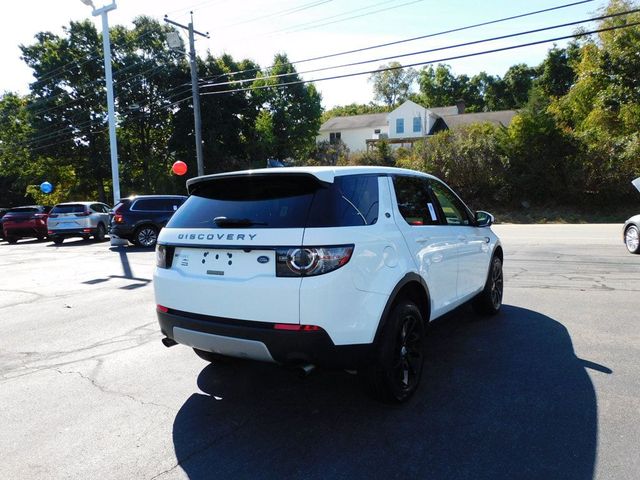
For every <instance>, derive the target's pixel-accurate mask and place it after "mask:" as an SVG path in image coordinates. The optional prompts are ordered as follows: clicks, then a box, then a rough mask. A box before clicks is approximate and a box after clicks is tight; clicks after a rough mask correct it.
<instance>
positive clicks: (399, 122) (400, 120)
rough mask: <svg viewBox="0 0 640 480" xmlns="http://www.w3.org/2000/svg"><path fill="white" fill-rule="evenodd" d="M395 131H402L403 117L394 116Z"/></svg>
mask: <svg viewBox="0 0 640 480" xmlns="http://www.w3.org/2000/svg"><path fill="white" fill-rule="evenodd" d="M396 133H404V118H396Z"/></svg>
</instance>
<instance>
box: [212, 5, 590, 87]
mask: <svg viewBox="0 0 640 480" xmlns="http://www.w3.org/2000/svg"><path fill="white" fill-rule="evenodd" d="M593 1H594V0H581V1H578V2H573V3H568V4H564V5H559V6H555V7H550V8H545V9H543V10H535V11H532V12H527V13H522V14H519V15H513V16H510V17H504V18H499V19H496V20H489V21H486V22H481V23H476V24H473V25H468V26H464V27H458V28H453V29H450V30H443V31H440V32H436V33H429V34H426V35H420V36H418V37H412V38H406V39H403V40H396V41H393V42H387V43H380V44H377V45H371V46H368V47H362V48H356V49H353V50H346V51H342V52H336V53H330V54H327V55H321V56H316V57H311V58H305V59H302V60H295V61H292V62H289V65H298V64H301V63H307V62H313V61H316V60H325V59H327V58H333V57H338V56H342V55H349V54H351V53H359V52H364V51H367V50H373V49H376V48H383V47H389V46H391V45H399V44H401V43H408V42H413V41H416V40H423V39H425V38H432V37H437V36H441V35H446V34H449V33H455V32H461V31H464V30H470V29H473V28H478V27H484V26H487V25H493V24H496V23H501V22H506V21H509V20H515V19H518V18H524V17H528V16H532V15H537V14H540V13H547V12H551V11H554V10H559V9H563V8H568V7H572V6H575V5H581V4H583V3H590V2H593ZM274 66H275V65H271V66H270V67H267V69H269V68H273V67H274ZM258 71H260V69H255V68H252V69H246V70H238V71H235V72H229V73H228V74H227V75H239V74H241V73H252V72H258ZM203 80H206V79H203Z"/></svg>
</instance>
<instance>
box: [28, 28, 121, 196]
mask: <svg viewBox="0 0 640 480" xmlns="http://www.w3.org/2000/svg"><path fill="white" fill-rule="evenodd" d="M63 32H64V33H63V35H62V36H58V35H54V34H52V33H49V32H41V33H38V34H37V35H36V37H35V38H36V42H35V43H34V44H32V45H30V46H24V45H22V46H21V47H20V48H21V50H22V58H23V59H24V60H25V62H26V63H27V65H28V66H29V67H31V68H32V69H33V75H34V77H35V79H36V80H35V81H34V82H33V83H32V84H31V92H32V93H31V98H32V102H30V105H29V108H30V111H31V115H32V117H33V119H34V122H33V125H34V129H33V136H32V138H31V140H30V147H31V151H32V152H37V155H40V156H44V157H49V158H53V159H55V160H56V161H57V162H58V164H59V165H67V166H70V167H72V168H73V169H74V170H75V171H76V172H77V175H78V182H79V184H78V185H77V186H76V187H75V189H76V191H78V192H83V193H84V194H85V195H97V196H98V198H99V199H100V200H102V201H106V200H107V198H108V195H107V191H108V190H110V188H111V187H110V178H111V174H110V166H109V160H108V158H109V151H108V139H107V136H106V114H105V106H106V95H105V91H104V87H103V85H104V80H103V78H104V73H103V70H104V68H103V63H102V61H101V60H100V51H101V41H100V37H99V35H98V32H97V31H96V29H95V27H94V26H93V24H92V23H91V22H90V21H89V20H86V21H83V22H71V23H70V25H69V26H68V27H64V28H63Z"/></svg>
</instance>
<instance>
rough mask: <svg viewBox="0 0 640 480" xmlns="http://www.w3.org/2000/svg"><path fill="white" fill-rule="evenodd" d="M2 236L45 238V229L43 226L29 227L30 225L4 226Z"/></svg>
mask: <svg viewBox="0 0 640 480" xmlns="http://www.w3.org/2000/svg"><path fill="white" fill-rule="evenodd" d="M3 230H4V236H5V237H14V238H23V237H46V236H47V227H46V225H45V226H31V225H24V224H23V225H20V226H14V225H4V226H3Z"/></svg>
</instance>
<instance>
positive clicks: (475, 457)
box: [0, 225, 640, 479]
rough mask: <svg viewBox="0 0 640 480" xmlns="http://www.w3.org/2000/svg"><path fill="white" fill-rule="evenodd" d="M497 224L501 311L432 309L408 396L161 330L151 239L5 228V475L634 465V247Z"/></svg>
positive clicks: (0, 354) (170, 475)
mask: <svg viewBox="0 0 640 480" xmlns="http://www.w3.org/2000/svg"><path fill="white" fill-rule="evenodd" d="M495 231H496V233H498V235H500V236H501V238H502V241H503V245H504V248H505V297H504V302H505V309H504V311H503V312H502V313H501V314H500V315H499V316H498V317H496V318H493V319H488V320H480V321H479V319H478V318H477V317H475V316H474V314H473V313H471V312H470V310H469V309H468V308H462V309H460V310H459V311H457V312H454V313H453V314H452V315H450V316H449V317H448V318H446V319H444V320H442V321H438V322H435V324H434V325H432V328H430V332H429V333H430V336H429V339H428V342H427V344H428V345H427V351H428V353H427V364H426V367H425V374H424V377H423V384H422V386H421V388H420V390H419V392H418V393H417V395H416V397H415V398H414V399H412V400H411V402H409V403H408V404H407V405H405V406H402V407H388V406H384V405H380V404H377V403H375V402H373V401H372V400H370V399H369V397H368V396H367V395H366V394H365V393H364V392H363V391H362V389H361V388H360V386H359V384H358V382H357V381H356V380H357V377H355V376H354V375H351V374H349V373H346V372H324V371H317V372H314V373H313V374H312V375H311V376H310V377H309V378H306V379H300V378H298V376H297V375H296V374H295V373H294V372H291V371H288V370H284V369H280V368H276V367H273V366H270V365H265V364H251V363H245V362H239V363H237V364H235V365H226V366H224V365H223V366H217V365H208V364H207V363H205V362H204V361H202V360H201V359H199V358H198V357H196V356H195V354H193V352H191V350H190V349H188V348H186V347H183V346H176V347H174V348H170V349H167V348H165V347H164V346H163V345H162V344H161V343H160V339H161V335H160V333H159V331H158V328H157V324H156V318H155V312H154V301H153V285H152V283H151V278H152V274H153V262H154V260H155V258H154V252H153V251H148V250H146V251H145V250H140V249H136V248H126V249H112V248H110V247H109V245H108V243H94V242H83V241H81V240H77V241H74V240H68V241H67V242H65V243H64V244H62V245H61V246H54V245H53V244H52V243H50V242H37V241H22V242H20V243H18V244H17V245H8V244H7V243H6V242H1V243H0V267H1V270H2V274H1V276H0V407H1V408H0V425H2V428H1V429H0V452H1V453H2V457H3V460H4V461H3V474H2V476H3V478H12V479H13V478H15V479H36V478H38V479H39V478H52V479H58V478H60V479H86V478H101V479H130V478H136V479H184V478H192V479H195V478H213V477H215V478H221V479H222V478H252V479H253V478H318V479H320V478H322V479H324V478H434V479H439V478H492V479H495V478H505V479H506V478H532V479H533V478H576V479H582V478H598V479H627V478H628V479H635V478H638V477H639V476H640V459H639V458H638V456H637V445H638V444H639V443H640V426H639V422H638V418H640V366H639V365H638V358H640V326H639V323H640V322H638V311H639V310H640V308H639V307H640V296H639V295H638V293H639V292H640V256H632V255H629V254H628V253H627V252H626V250H625V248H624V246H623V244H622V241H621V234H620V226H619V225H532V226H520V225H497V226H496V227H495Z"/></svg>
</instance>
